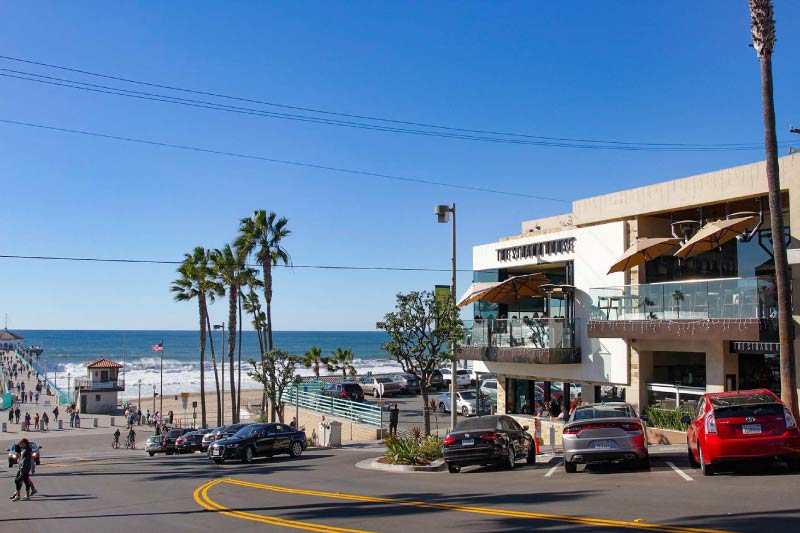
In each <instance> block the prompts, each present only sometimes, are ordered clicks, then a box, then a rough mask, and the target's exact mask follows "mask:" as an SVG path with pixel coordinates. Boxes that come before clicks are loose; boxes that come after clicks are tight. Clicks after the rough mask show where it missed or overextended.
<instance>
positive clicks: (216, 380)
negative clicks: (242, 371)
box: [206, 312, 224, 426]
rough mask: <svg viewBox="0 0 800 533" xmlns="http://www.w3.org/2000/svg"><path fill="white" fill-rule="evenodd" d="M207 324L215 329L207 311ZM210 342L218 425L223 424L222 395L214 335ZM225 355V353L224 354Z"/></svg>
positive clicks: (209, 328) (210, 337)
mask: <svg viewBox="0 0 800 533" xmlns="http://www.w3.org/2000/svg"><path fill="white" fill-rule="evenodd" d="M206 325H207V326H208V331H213V330H212V329H211V319H210V318H209V316H208V312H206ZM208 343H209V345H210V346H211V366H212V367H213V368H214V384H215V386H216V388H217V425H218V426H221V425H222V396H221V395H220V392H219V372H217V356H216V354H215V353H214V335H209V336H208ZM223 357H224V355H223Z"/></svg>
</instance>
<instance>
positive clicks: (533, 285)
mask: <svg viewBox="0 0 800 533" xmlns="http://www.w3.org/2000/svg"><path fill="white" fill-rule="evenodd" d="M549 282H550V280H549V279H547V276H545V275H544V274H542V273H540V272H536V273H534V274H523V275H521V276H513V277H510V278H508V279H507V280H505V281H501V282H500V283H495V284H494V286H492V287H488V288H486V289H485V290H482V291H480V292H477V293H474V294H472V296H470V297H467V295H464V297H462V298H461V301H459V302H458V306H459V307H464V306H465V305H468V304H470V303H472V302H474V301H476V300H482V301H484V302H492V303H496V304H511V303H518V302H519V299H520V298H524V297H525V296H534V295H540V294H542V291H541V290H540V287H541V286H542V285H544V284H546V283H549ZM473 285H474V284H473Z"/></svg>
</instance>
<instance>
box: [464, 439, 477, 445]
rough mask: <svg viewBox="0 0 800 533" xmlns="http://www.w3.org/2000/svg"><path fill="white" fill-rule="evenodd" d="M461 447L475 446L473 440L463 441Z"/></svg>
mask: <svg viewBox="0 0 800 533" xmlns="http://www.w3.org/2000/svg"><path fill="white" fill-rule="evenodd" d="M461 445H462V446H475V439H464V440H462V441H461Z"/></svg>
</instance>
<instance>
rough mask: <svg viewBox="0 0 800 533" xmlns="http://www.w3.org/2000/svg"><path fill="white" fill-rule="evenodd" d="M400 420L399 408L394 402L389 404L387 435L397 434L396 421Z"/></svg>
mask: <svg viewBox="0 0 800 533" xmlns="http://www.w3.org/2000/svg"><path fill="white" fill-rule="evenodd" d="M399 421H400V408H399V407H398V406H397V404H396V403H394V404H392V405H390V406H389V435H394V436H397V423H398V422H399Z"/></svg>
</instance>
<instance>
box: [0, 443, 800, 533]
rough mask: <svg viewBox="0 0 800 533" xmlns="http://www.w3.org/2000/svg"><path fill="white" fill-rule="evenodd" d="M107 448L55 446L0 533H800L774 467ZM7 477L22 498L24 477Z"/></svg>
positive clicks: (787, 490)
mask: <svg viewBox="0 0 800 533" xmlns="http://www.w3.org/2000/svg"><path fill="white" fill-rule="evenodd" d="M107 441H108V439H107V437H106V436H104V435H103V436H101V435H86V436H64V438H59V439H50V440H49V442H48V446H47V447H46V450H45V452H44V454H43V462H42V465H41V466H39V467H38V468H37V471H36V475H35V476H34V482H35V484H36V486H37V488H38V489H39V491H40V493H39V494H38V495H36V496H34V498H33V500H32V501H30V502H11V501H9V500H8V499H6V498H4V499H3V500H2V501H0V531H2V532H6V531H8V532H25V533H34V532H54V533H56V532H57V533H65V532H72V531H74V532H82V533H83V532H87V531H88V532H92V531H103V532H105V531H114V530H115V529H117V528H119V529H120V530H124V531H142V530H147V531H170V532H171V531H197V530H200V529H203V530H206V531H225V530H229V529H230V528H236V529H237V530H242V531H287V530H307V531H325V532H336V533H342V532H344V531H358V532H362V531H376V532H390V531H391V532H395V531H397V530H398V529H399V528H402V530H404V531H405V530H408V531H421V532H424V531H476V532H486V531H564V532H567V531H569V532H599V531H604V532H606V531H630V530H632V529H633V530H636V529H639V528H640V527H641V526H644V525H646V526H647V530H649V531H669V532H672V533H677V532H686V531H693V530H692V529H687V528H701V529H702V530H703V531H708V530H715V531H717V530H719V531H737V532H740V531H741V532H763V531H770V532H783V531H785V532H790V531H791V532H794V531H797V529H798V526H797V524H798V523H800V505H798V504H800V496H798V492H797V490H796V488H797V485H798V481H800V475H798V474H795V473H790V472H788V470H787V469H786V468H785V467H784V466H783V465H779V464H776V465H773V466H772V467H770V468H768V469H761V468H744V469H739V470H738V471H736V472H732V473H725V474H721V475H717V476H714V477H711V478H704V477H702V476H701V475H700V472H699V471H698V470H694V469H691V468H689V467H688V465H687V462H686V459H685V456H684V454H683V452H682V450H675V449H664V450H661V451H662V452H664V451H665V452H666V453H660V452H654V453H653V468H652V470H651V471H650V472H638V471H628V470H625V469H623V468H618V467H609V468H603V469H598V470H593V471H589V470H581V471H579V472H578V473H577V474H566V473H565V472H564V470H563V467H561V466H560V459H559V458H558V457H545V456H542V457H540V458H539V460H538V462H537V464H536V465H535V466H529V465H525V464H524V462H520V463H519V464H518V466H517V468H516V469H515V470H514V471H510V472H509V471H504V470H498V469H493V468H475V467H473V468H470V469H465V470H464V471H462V473H461V474H456V475H453V474H448V473H446V472H443V473H414V474H397V473H389V472H379V471H371V470H362V469H358V468H356V467H355V464H356V463H357V462H359V461H361V460H363V459H365V458H369V457H375V456H378V455H380V450H379V449H378V448H377V446H375V445H371V446H366V447H363V448H358V447H351V448H345V449H338V450H308V451H307V452H306V453H305V454H304V455H303V456H302V457H300V458H298V459H292V458H289V457H288V456H278V457H275V458H273V459H257V460H256V462H255V463H253V464H251V465H242V464H238V463H225V464H223V465H215V464H214V463H212V462H210V461H209V460H208V459H206V458H205V456H204V455H201V454H195V455H191V456H171V457H167V456H164V455H157V456H155V457H153V458H151V457H149V456H147V455H146V454H145V453H144V452H143V451H141V450H135V451H130V450H111V448H110V447H109V446H108V442H107ZM1 442H2V445H3V446H5V445H7V444H8V443H7V442H6V441H5V440H3V441H1ZM3 470H4V472H3V473H2V474H0V477H2V480H0V484H4V485H5V486H6V487H7V493H8V494H10V492H11V489H12V483H13V473H14V471H13V470H9V471H5V465H3ZM654 524H657V526H654ZM123 528H124V529H123ZM694 531H697V529H695V530H694Z"/></svg>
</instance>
